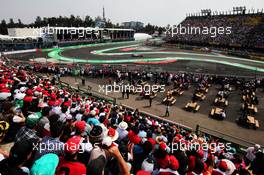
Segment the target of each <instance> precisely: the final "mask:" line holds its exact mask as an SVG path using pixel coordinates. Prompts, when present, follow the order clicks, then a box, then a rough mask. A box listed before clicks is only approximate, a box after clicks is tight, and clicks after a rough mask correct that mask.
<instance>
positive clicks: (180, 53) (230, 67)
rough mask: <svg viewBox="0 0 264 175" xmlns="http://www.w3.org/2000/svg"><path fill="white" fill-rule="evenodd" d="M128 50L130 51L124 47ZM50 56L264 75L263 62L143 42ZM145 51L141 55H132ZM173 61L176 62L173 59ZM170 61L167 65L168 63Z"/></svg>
mask: <svg viewBox="0 0 264 175" xmlns="http://www.w3.org/2000/svg"><path fill="white" fill-rule="evenodd" d="M125 49H127V50H125ZM48 52H49V53H48V56H49V57H51V58H53V59H56V60H59V61H64V62H75V63H87V64H128V65H134V64H139V65H150V66H149V67H150V68H152V70H162V71H172V72H177V71H188V72H198V73H212V74H223V75H229V76H233V75H235V76H237V75H239V76H251V77H255V76H258V77H263V76H264V62H262V61H256V60H249V59H245V58H238V57H232V56H226V55H221V54H219V53H201V52H200V53H199V52H193V51H185V50H178V49H171V48H161V47H147V46H143V44H142V43H135V42H125V43H124V42H123V43H103V44H88V45H81V46H71V47H66V48H57V49H53V50H48ZM132 54H142V55H143V57H142V58H138V57H132ZM172 61H173V62H172ZM166 63H167V64H166Z"/></svg>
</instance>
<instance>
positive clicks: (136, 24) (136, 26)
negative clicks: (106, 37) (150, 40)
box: [122, 21, 144, 30]
mask: <svg viewBox="0 0 264 175" xmlns="http://www.w3.org/2000/svg"><path fill="white" fill-rule="evenodd" d="M122 26H123V27H124V28H130V29H134V30H139V29H142V28H143V27H144V23H143V22H139V21H130V22H123V23H122Z"/></svg>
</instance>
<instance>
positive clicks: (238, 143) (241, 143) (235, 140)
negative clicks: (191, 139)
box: [195, 125, 263, 151]
mask: <svg viewBox="0 0 264 175" xmlns="http://www.w3.org/2000/svg"><path fill="white" fill-rule="evenodd" d="M195 133H196V134H197V135H209V136H211V137H215V138H218V139H220V140H224V141H226V142H229V143H231V144H232V145H234V146H235V147H236V148H239V150H240V151H245V149H246V148H247V147H249V146H254V145H255V144H256V143H254V142H250V141H247V140H245V139H242V138H240V137H235V136H232V135H229V134H226V133H222V132H220V131H216V130H213V129H209V128H206V127H204V126H200V125H197V126H196V130H195ZM261 147H263V145H261Z"/></svg>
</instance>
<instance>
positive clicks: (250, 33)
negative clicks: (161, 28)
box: [168, 11, 264, 51]
mask: <svg viewBox="0 0 264 175" xmlns="http://www.w3.org/2000/svg"><path fill="white" fill-rule="evenodd" d="M179 25H181V26H182V27H186V28H187V27H189V28H190V27H193V28H197V27H198V28H199V27H200V28H203V27H208V28H210V27H217V28H219V27H230V28H231V34H218V35H216V36H215V37H212V35H211V34H210V33H209V34H208V33H207V34H195V33H193V34H180V33H179V32H178V33H177V34H175V35H174V36H173V37H169V38H168V40H169V42H170V43H181V44H189V45H200V46H206V47H210V46H211V47H217V48H236V49H253V50H258V51H261V50H262V49H263V48H264V44H263V40H264V34H263V27H264V14H263V13H262V12H260V11H257V13H245V12H244V13H235V12H233V13H230V12H229V13H227V12H226V13H224V12H220V13H214V14H211V13H209V14H203V15H195V16H194V15H189V16H187V17H186V19H185V20H183V21H182V22H181V23H180V24H179ZM193 30H195V29H193Z"/></svg>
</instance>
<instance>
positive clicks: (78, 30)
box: [32, 24, 100, 38]
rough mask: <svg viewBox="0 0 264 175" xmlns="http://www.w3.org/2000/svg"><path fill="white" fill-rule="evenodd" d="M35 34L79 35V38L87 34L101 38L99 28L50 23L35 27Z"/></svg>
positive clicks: (40, 35)
mask: <svg viewBox="0 0 264 175" xmlns="http://www.w3.org/2000/svg"><path fill="white" fill-rule="evenodd" d="M32 29H33V34H34V35H37V36H39V37H42V36H43V35H54V34H56V35H57V34H61V35H72V36H75V35H77V36H78V38H83V37H85V36H88V35H89V36H95V37H96V38H99V34H100V33H99V29H97V28H91V27H65V28H64V27H52V26H50V25H49V24H48V26H47V27H40V28H35V27H33V28H32Z"/></svg>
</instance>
